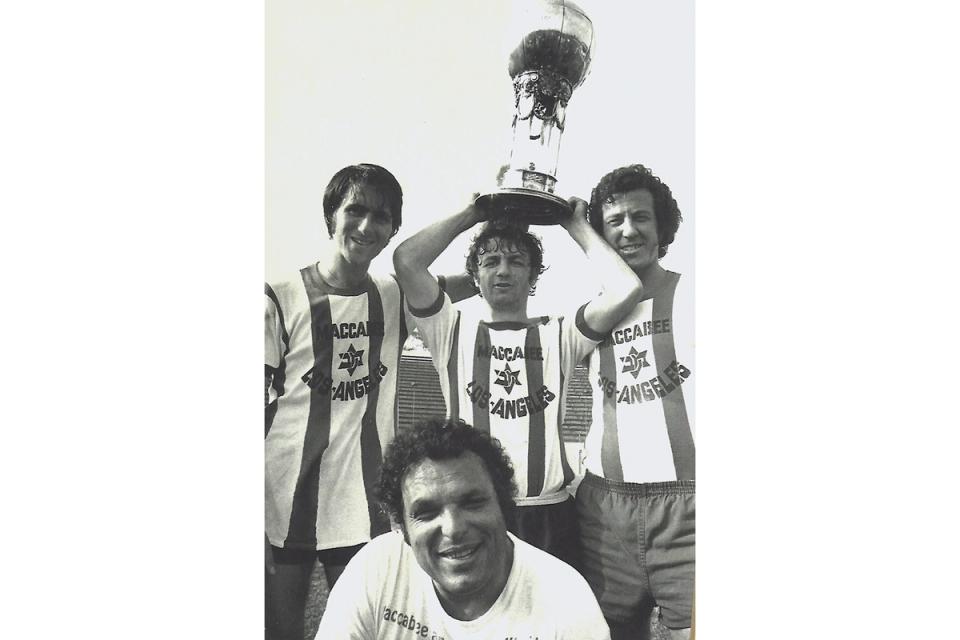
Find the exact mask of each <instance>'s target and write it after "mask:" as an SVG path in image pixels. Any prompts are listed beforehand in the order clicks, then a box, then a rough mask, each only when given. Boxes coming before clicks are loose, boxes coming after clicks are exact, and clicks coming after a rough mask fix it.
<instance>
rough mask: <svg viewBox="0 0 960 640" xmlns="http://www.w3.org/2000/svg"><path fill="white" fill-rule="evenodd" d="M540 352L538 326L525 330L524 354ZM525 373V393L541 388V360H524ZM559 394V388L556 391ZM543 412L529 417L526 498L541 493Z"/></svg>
mask: <svg viewBox="0 0 960 640" xmlns="http://www.w3.org/2000/svg"><path fill="white" fill-rule="evenodd" d="M537 352H541V348H540V325H536V326H533V327H530V328H528V329H527V336H526V338H525V339H524V353H537ZM524 365H525V368H526V371H527V383H528V385H529V386H528V387H527V393H533V392H534V391H535V390H537V389H540V388H541V387H543V360H530V359H529V358H528V359H526V360H524ZM557 393H559V388H558V389H557ZM543 414H544V412H543V411H537V412H535V413H531V414H528V415H529V416H530V441H529V443H528V445H527V497H531V496H538V495H540V492H541V491H543V479H544V464H545V459H544V455H545V451H546V448H547V443H546V433H545V429H546V425H545V423H544V415H543Z"/></svg>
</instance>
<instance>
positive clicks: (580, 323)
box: [559, 304, 604, 379]
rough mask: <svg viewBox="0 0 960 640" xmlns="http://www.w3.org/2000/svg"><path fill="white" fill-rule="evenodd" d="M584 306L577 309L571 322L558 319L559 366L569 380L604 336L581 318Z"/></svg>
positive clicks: (566, 319)
mask: <svg viewBox="0 0 960 640" xmlns="http://www.w3.org/2000/svg"><path fill="white" fill-rule="evenodd" d="M586 306H587V305H586V304H583V305H581V306H580V308H579V309H577V315H576V318H575V319H574V320H573V321H571V320H570V319H569V318H560V319H559V321H560V352H561V359H560V366H561V367H562V368H563V375H564V376H565V377H567V378H568V379H569V377H570V376H572V375H573V370H574V369H575V368H576V366H577V365H578V364H580V361H581V360H583V359H584V358H585V357H586V356H587V355H588V354H589V353H590V352H591V351H593V350H594V349H595V348H596V347H597V345H598V344H599V343H600V341H602V340H603V338H604V336H603V335H601V334H599V333H597V332H596V331H594V330H593V329H591V328H590V327H589V326H587V323H586V320H584V317H583V310H584V309H585V308H586Z"/></svg>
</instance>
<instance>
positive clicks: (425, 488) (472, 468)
mask: <svg viewBox="0 0 960 640" xmlns="http://www.w3.org/2000/svg"><path fill="white" fill-rule="evenodd" d="M484 479H486V482H485V481H484ZM488 483H491V484H492V481H491V480H490V476H489V474H488V473H487V469H486V467H485V466H484V464H483V461H482V460H481V459H480V456H478V455H477V454H475V453H473V452H472V451H465V452H463V453H462V454H460V455H459V456H458V457H456V458H446V459H443V460H434V459H432V458H424V459H423V460H421V461H420V462H417V463H415V464H413V465H411V466H410V468H409V469H407V472H406V473H405V474H404V477H403V483H402V492H403V495H404V502H406V501H407V500H414V501H415V500H416V499H417V498H429V497H431V496H432V495H433V494H437V493H439V492H440V488H441V485H443V486H445V487H446V488H449V487H450V486H451V485H456V486H457V488H458V489H459V490H460V492H461V493H464V492H470V491H477V490H483V489H484V488H485V487H486V486H488Z"/></svg>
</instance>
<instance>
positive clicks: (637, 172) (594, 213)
mask: <svg viewBox="0 0 960 640" xmlns="http://www.w3.org/2000/svg"><path fill="white" fill-rule="evenodd" d="M635 189H646V190H647V191H649V192H650V195H652V196H653V212H654V215H655V216H656V218H657V235H658V236H659V238H658V239H659V244H660V250H659V256H660V257H661V258H662V257H663V256H665V255H667V247H668V246H670V243H672V242H673V239H674V237H675V236H676V235H677V229H679V228H680V221H681V220H683V216H682V215H681V214H680V207H678V206H677V201H676V200H675V199H674V198H673V193H671V191H670V187H668V186H667V185H666V184H664V183H663V182H661V181H660V178H658V177H657V176H655V175H653V172H651V171H650V169H648V168H646V167H645V166H643V165H642V164H631V165H628V166H626V167H620V168H619V169H614V170H613V171H611V172H610V173H608V174H607V175H605V176H603V177H602V178H600V182H598V183H597V186H596V187H594V188H593V192H592V193H591V194H590V206H589V208H588V209H587V217H588V218H589V220H590V225H591V226H592V227H593V228H594V229H595V230H596V231H597V233H599V234H600V235H601V236H602V235H603V205H604V204H606V203H610V202H613V198H614V197H615V196H618V195H621V194H624V193H627V192H630V191H633V190H635Z"/></svg>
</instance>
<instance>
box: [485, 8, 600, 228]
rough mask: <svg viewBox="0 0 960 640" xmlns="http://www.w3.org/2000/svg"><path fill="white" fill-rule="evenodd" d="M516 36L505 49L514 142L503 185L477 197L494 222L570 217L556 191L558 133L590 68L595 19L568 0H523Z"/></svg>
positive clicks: (547, 221) (542, 222)
mask: <svg viewBox="0 0 960 640" xmlns="http://www.w3.org/2000/svg"><path fill="white" fill-rule="evenodd" d="M518 4H519V5H520V6H521V7H522V12H521V15H519V16H518V18H519V21H518V26H519V27H520V32H521V35H520V38H519V41H518V43H517V45H516V48H515V49H514V50H513V53H511V54H510V61H509V66H508V71H509V73H510V77H511V78H512V79H513V91H514V115H513V145H512V147H511V151H510V164H509V166H508V168H507V170H506V171H505V172H504V175H503V177H502V180H501V182H500V187H499V188H498V189H497V190H496V191H493V192H491V193H486V194H483V195H481V196H480V197H479V198H477V201H476V202H477V206H479V207H481V208H483V209H484V210H486V211H487V214H488V216H489V217H490V219H491V220H494V221H498V222H501V223H508V224H523V225H525V224H540V225H548V224H557V223H558V222H559V221H560V220H561V219H563V218H565V217H567V216H569V215H571V213H572V212H571V209H570V206H569V205H568V204H567V202H566V200H564V199H563V198H561V197H560V196H558V195H556V193H555V187H556V183H557V178H556V173H557V165H558V161H559V154H560V137H561V135H562V134H563V130H564V126H565V123H566V109H567V103H568V102H569V100H570V96H571V95H572V93H573V90H574V89H576V88H577V87H579V86H580V85H581V84H582V83H583V81H584V79H585V78H586V76H587V73H588V71H589V69H590V60H591V58H592V55H593V51H594V44H595V38H594V31H593V23H592V22H591V21H590V18H588V17H587V15H586V14H585V13H584V12H583V10H582V9H580V7H578V6H577V5H575V4H574V3H572V2H569V1H568V0H523V2H522V3H518Z"/></svg>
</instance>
